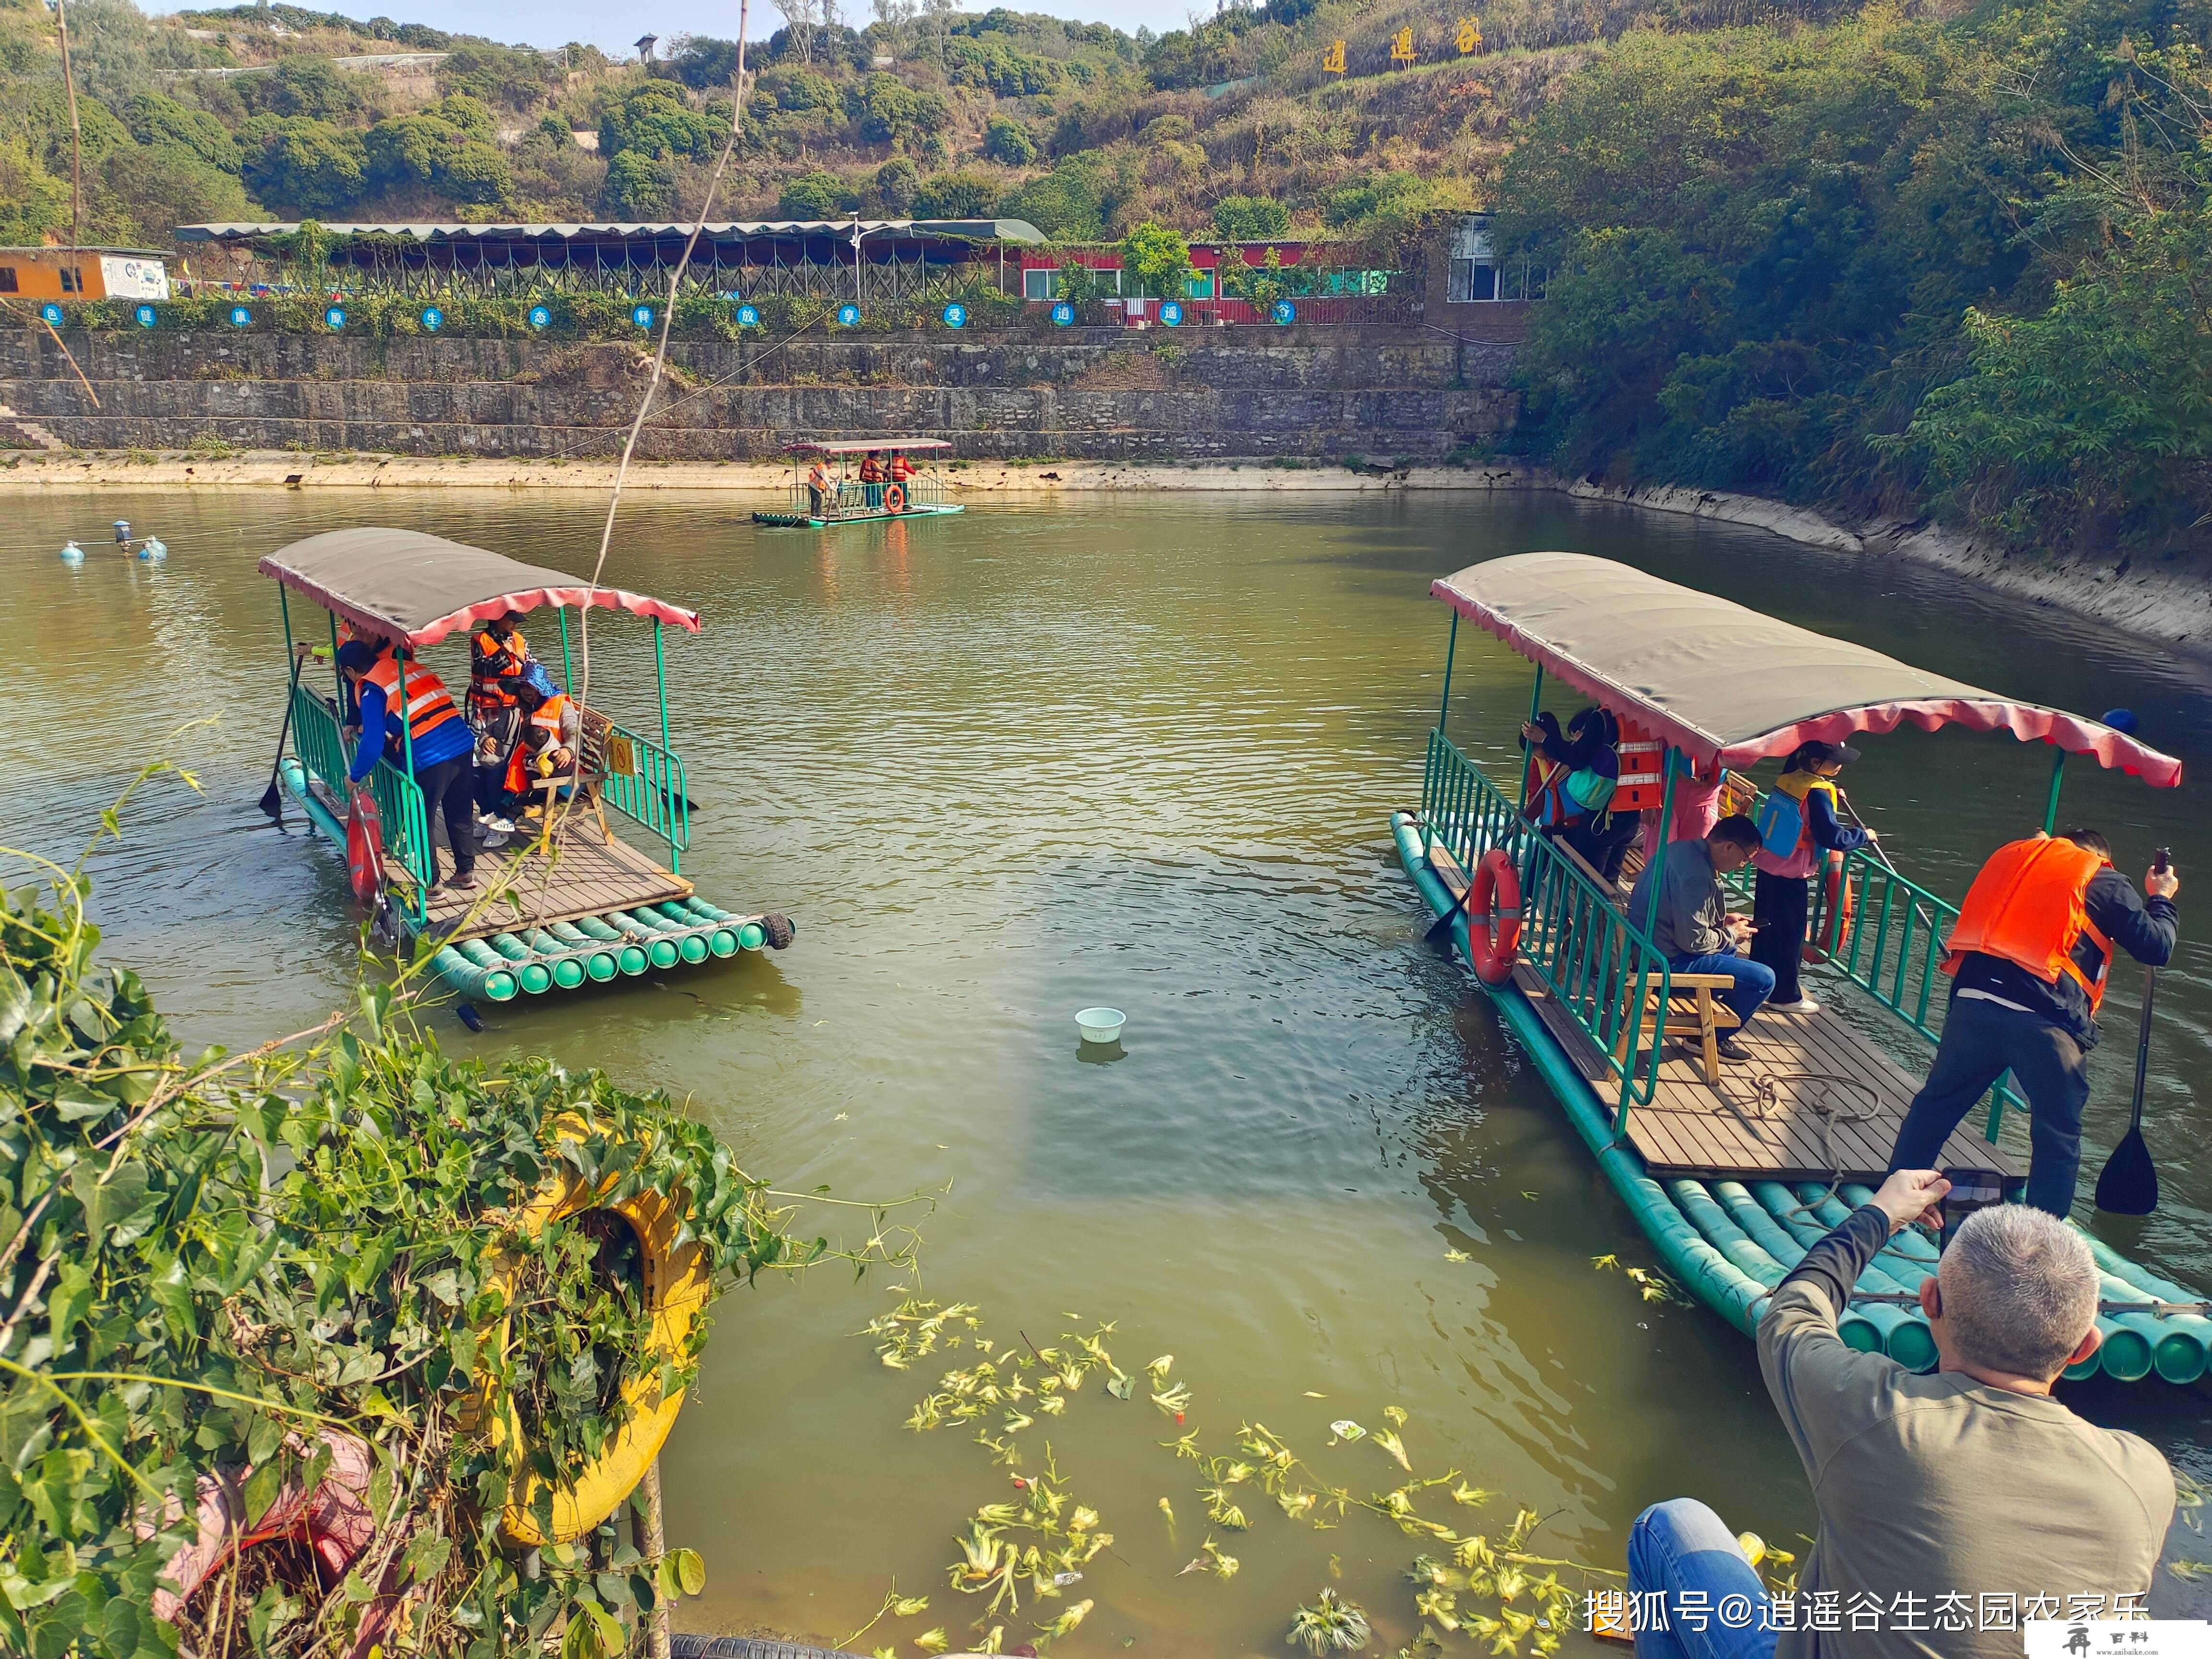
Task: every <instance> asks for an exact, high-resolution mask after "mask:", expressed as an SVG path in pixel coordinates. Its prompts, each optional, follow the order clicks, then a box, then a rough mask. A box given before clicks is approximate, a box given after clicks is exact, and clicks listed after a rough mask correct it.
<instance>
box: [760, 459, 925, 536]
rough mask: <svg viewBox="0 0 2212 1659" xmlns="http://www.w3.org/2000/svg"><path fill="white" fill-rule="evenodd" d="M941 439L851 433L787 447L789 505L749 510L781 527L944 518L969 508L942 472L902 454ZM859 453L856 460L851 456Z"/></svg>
mask: <svg viewBox="0 0 2212 1659" xmlns="http://www.w3.org/2000/svg"><path fill="white" fill-rule="evenodd" d="M951 447H952V446H951V443H949V442H948V441H945V439H943V438H854V439H835V440H827V441H821V442H812V441H809V442H805V443H795V444H793V445H791V446H789V449H788V453H789V454H790V456H791V506H790V507H789V509H788V510H787V511H786V512H782V513H775V512H768V511H763V512H758V513H754V514H753V522H754V523H755V524H760V525H768V526H773V527H775V528H779V529H784V530H829V529H834V528H836V526H839V525H847V524H872V523H882V522H884V521H885V520H898V521H903V520H908V519H932V518H943V517H946V516H949V515H950V514H952V513H965V512H966V511H967V510H968V509H967V508H966V507H963V506H962V505H961V504H960V503H959V502H958V501H952V500H951V499H950V498H949V495H948V489H947V483H946V480H945V475H944V474H943V473H941V472H939V471H937V469H936V468H935V467H927V468H920V467H916V466H915V465H913V463H912V462H911V461H909V460H908V459H906V458H907V457H908V456H911V455H933V454H936V453H941V452H943V451H945V450H949V449H951ZM855 457H858V458H859V459H858V460H857V462H856V461H855V459H854V458H855Z"/></svg>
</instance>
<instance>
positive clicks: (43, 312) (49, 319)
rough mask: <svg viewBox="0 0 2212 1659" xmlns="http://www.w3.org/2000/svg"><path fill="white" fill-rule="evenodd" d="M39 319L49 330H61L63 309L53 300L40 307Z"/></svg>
mask: <svg viewBox="0 0 2212 1659" xmlns="http://www.w3.org/2000/svg"><path fill="white" fill-rule="evenodd" d="M39 317H40V320H41V321H42V322H44V323H45V324H46V326H47V327H48V328H59V327H60V326H61V325H62V308H61V307H59V306H58V305H56V304H55V303H54V302H53V301H52V300H49V301H46V304H44V305H42V306H40V307H39Z"/></svg>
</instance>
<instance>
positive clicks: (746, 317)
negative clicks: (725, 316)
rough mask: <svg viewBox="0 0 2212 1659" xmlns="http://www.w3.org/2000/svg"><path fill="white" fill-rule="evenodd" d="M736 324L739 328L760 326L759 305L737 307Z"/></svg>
mask: <svg viewBox="0 0 2212 1659" xmlns="http://www.w3.org/2000/svg"><path fill="white" fill-rule="evenodd" d="M759 326H760V307H758V306H739V307H738V327H739V328H758V327H759Z"/></svg>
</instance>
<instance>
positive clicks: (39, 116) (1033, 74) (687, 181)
mask: <svg viewBox="0 0 2212 1659" xmlns="http://www.w3.org/2000/svg"><path fill="white" fill-rule="evenodd" d="M1735 3H1737V0H1692V8H1691V9H1692V10H1693V11H1694V10H1695V9H1696V8H1697V7H1698V6H1699V5H1701V4H1703V5H1713V4H1718V5H1719V6H1720V9H1718V10H1717V11H1716V12H1715V15H1713V16H1712V17H1711V18H1710V19H1706V18H1704V17H1702V15H1700V16H1696V17H1692V18H1691V19H1690V20H1689V21H1716V22H1717V21H1727V15H1728V9H1729V8H1731V7H1733V6H1734V5H1735ZM874 9H875V12H876V15H875V17H874V19H873V21H869V22H867V23H866V26H865V27H854V25H853V24H852V23H851V22H848V21H846V20H844V19H843V18H842V16H841V15H840V14H839V11H838V6H837V3H836V0H791V5H790V9H789V10H788V12H787V14H786V15H785V21H784V27H781V28H780V29H778V30H776V32H775V34H774V36H773V38H772V39H770V40H767V41H765V42H756V43H755V45H754V46H753V48H752V50H751V53H750V61H749V64H748V68H749V71H750V82H751V83H750V88H749V95H748V97H747V100H746V107H745V119H744V145H743V147H742V149H740V152H739V155H738V161H737V162H736V164H735V168H734V172H733V174H732V179H731V180H730V181H729V184H728V187H727V189H726V194H725V196H724V198H723V200H724V205H725V206H726V209H727V210H729V211H731V212H732V213H734V214H738V215H760V216H767V215H775V216H788V217H821V216H833V215H842V214H847V213H852V212H855V211H858V212H863V213H867V214H871V215H907V214H914V215H920V216H937V217H969V216H983V215H991V214H997V215H1002V216H1015V217H1020V218H1024V219H1027V220H1030V222H1034V223H1036V225H1038V226H1039V227H1040V228H1042V229H1043V230H1045V231H1046V232H1047V233H1048V234H1051V235H1053V236H1055V237H1058V238H1062V239H1071V240H1086V239H1094V238H1102V237H1104V238H1115V237H1119V236H1120V235H1121V234H1123V233H1124V232H1125V231H1126V230H1127V228H1129V227H1130V226H1132V225H1133V224H1137V223H1141V222H1146V221H1158V222H1161V223H1164V224H1166V225H1169V226H1170V227H1172V228H1176V229H1179V230H1181V231H1183V232H1185V233H1187V234H1211V233H1218V234H1232V235H1240V236H1261V235H1283V234H1291V233H1292V232H1296V233H1299V234H1313V233H1316V232H1320V233H1328V234H1336V235H1344V236H1349V237H1352V238H1362V237H1372V238H1375V239H1377V240H1388V239H1389V238H1392V237H1395V236H1397V235H1399V234H1402V233H1403V232H1404V231H1405V230H1406V229H1407V228H1409V227H1410V226H1412V225H1413V224H1415V223H1417V222H1419V220H1420V219H1421V217H1422V216H1424V215H1425V214H1426V213H1429V212H1431V211H1434V210H1444V209H1453V208H1460V207H1465V206H1469V205H1473V204H1475V202H1476V201H1477V200H1478V199H1479V197H1480V191H1481V188H1482V180H1483V179H1485V178H1486V176H1487V175H1488V174H1489V173H1491V172H1492V170H1493V169H1494V167H1495V166H1496V164H1497V162H1498V159H1499V157H1500V156H1501V155H1502V154H1503V153H1504V147H1505V144H1506V141H1507V135H1508V133H1509V131H1510V128H1511V125H1512V124H1513V122H1514V121H1515V119H1516V118H1518V117H1520V116H1522V115H1525V114H1527V113H1528V112H1531V111H1533V110H1534V108H1535V107H1537V106H1540V105H1541V103H1542V102H1543V101H1544V100H1545V99H1546V97H1547V95H1548V92H1549V89H1550V88H1552V87H1553V85H1554V84H1556V83H1557V82H1558V81H1559V79H1560V78H1561V77H1562V76H1565V75H1566V74H1568V73H1569V72H1571V70H1573V69H1574V68H1575V67H1576V65H1577V64H1579V63H1580V62H1581V61H1582V60H1583V58H1586V57H1587V56H1588V55H1589V51H1590V49H1591V45H1592V43H1594V42H1599V41H1601V40H1604V39H1606V38H1607V37H1608V36H1612V35H1617V34H1619V33H1620V32H1621V31H1622V30H1624V29H1626V28H1627V27H1630V26H1632V23H1633V22H1634V21H1635V19H1636V16H1637V15H1638V14H1637V12H1636V11H1635V10H1634V9H1632V7H1631V6H1630V5H1629V4H1628V3H1626V0H1577V3H1566V0H1507V3H1506V5H1505V6H1504V9H1501V10H1496V11H1491V12H1486V13H1483V14H1482V15H1481V29H1482V31H1483V32H1484V37H1485V38H1484V39H1483V40H1482V43H1481V45H1480V48H1479V49H1478V50H1477V51H1475V52H1473V53H1462V52H1461V51H1460V49H1459V46H1458V43H1457V41H1456V40H1455V29H1456V23H1457V18H1458V15H1459V14H1457V13H1454V14H1452V15H1449V16H1448V15H1443V14H1442V13H1435V12H1431V11H1430V10H1426V9H1423V8H1421V7H1420V6H1419V5H1418V4H1417V3H1414V0H1322V3H1318V4H1317V3H1316V0H1267V4H1266V5H1264V6H1262V7H1259V8H1244V7H1231V8H1229V9H1226V10H1225V11H1224V12H1223V14H1222V15H1220V16H1219V17H1218V19H1216V20H1215V21H1212V22H1210V23H1207V24H1206V25H1204V26H1202V27H1196V28H1193V29H1188V30H1179V31H1176V32H1175V33H1170V34H1167V35H1164V36H1160V37H1158V38H1155V37H1153V36H1152V35H1151V34H1150V33H1148V32H1146V31H1143V30H1139V32H1138V33H1136V34H1134V35H1129V34H1125V33H1121V32H1120V31H1119V30H1116V29H1114V28H1111V27H1108V26H1106V25H1104V24H1081V23H1069V22H1064V21H1060V20H1059V19H1056V18H1052V17H1047V16H1041V15H1029V14H1024V13H1019V12H1014V11H1009V10H1005V9H993V10H990V11H986V12H981V13H963V12H960V11H957V10H955V9H952V7H951V3H950V0H875V7H874ZM69 16H70V45H71V48H72V52H73V62H74V67H75V70H76V76H77V81H78V89H79V91H80V94H83V95H82V96H81V97H80V100H79V133H78V137H77V143H79V145H80V146H81V149H82V164H83V170H84V183H83V188H84V194H85V201H84V223H83V227H82V229H83V234H84V236H85V238H86V239H87V240H101V241H108V242H129V243H134V244H140V245H149V246H164V245H166V244H167V240H168V230H169V228H170V227H171V226H172V225H173V224H175V223H178V222H194V221H200V220H207V219H219V218H237V217H241V216H256V215H267V216H276V217H283V218H295V217H303V216H313V217H319V218H322V219H326V220H327V219H353V220H424V219H459V220H477V221H485V220H491V219H507V220H513V219H524V220H533V221H562V220H575V219H583V218H614V219H623V220H639V219H654V218H667V217H677V216H681V215H683V214H684V213H685V212H687V211H690V210H694V209H696V206H697V204H698V203H699V201H700V200H701V198H702V195H703V192H704V181H705V179H706V176H707V174H708V171H709V169H710V167H711V164H712V161H713V158H714V155H715V154H716V153H717V151H718V147H719V145H720V142H721V140H722V138H723V137H725V136H726V133H727V131H728V129H729V125H730V118H731V113H732V110H731V101H732V98H733V97H734V95H735V94H734V92H733V89H732V86H731V79H732V73H733V70H734V69H735V64H736V56H737V53H736V46H735V44H734V43H733V42H732V41H727V40H713V39H708V38H705V37H696V36H694V37H686V36H679V37H678V38H677V39H675V40H672V41H670V42H667V43H665V44H664V46H662V48H661V51H660V55H659V60H658V61H655V62H653V63H649V64H644V63H638V62H635V61H632V62H629V63H623V64H617V63H615V62H612V61H611V60H610V59H609V58H606V57H605V55H604V54H602V53H601V52H599V51H598V50H596V49H595V48H592V47H589V46H580V45H574V44H571V45H569V46H564V47H561V48H557V49H544V50H538V49H533V48H531V47H525V46H505V45H501V44H499V43H496V42H493V41H489V40H481V39H477V38H474V37H469V36H459V35H453V34H449V33H445V32H443V31H441V30H438V29H435V28H432V27H427V26H425V25H422V24H419V23H399V24H395V23H393V22H392V21H390V20H389V19H386V18H376V19H374V20H370V21H360V20H356V19H353V18H349V17H347V16H344V15H338V14H336V13H322V12H314V11H310V10H307V9H303V8H301V7H298V6H295V5H289V4H283V3H278V4H274V5H258V6H238V7H234V8H231V9H224V10H202V11H187V12H183V13H179V14H176V15H172V16H164V17H161V18H151V17H149V16H147V15H144V14H143V13H141V12H140V11H138V10H137V9H136V8H135V7H134V6H133V5H132V4H131V0H76V3H73V4H71V5H70V9H69ZM1406 29H1410V30H1411V31H1412V34H1411V37H1410V39H1411V41H1412V45H1413V54H1414V58H1415V61H1414V62H1413V64H1410V65H1408V64H1404V63H1402V62H1394V61H1393V59H1392V58H1391V48H1392V45H1393V40H1394V38H1395V37H1396V36H1397V35H1398V34H1399V33H1400V32H1401V30H1406ZM1337 40H1342V41H1343V42H1344V43H1345V70H1344V72H1343V73H1342V74H1341V75H1336V74H1331V73H1328V72H1327V71H1326V70H1324V69H1323V67H1322V64H1323V59H1324V54H1325V53H1326V52H1327V51H1328V47H1329V46H1330V45H1331V43H1332V42H1334V41H1337ZM412 54H444V56H442V57H441V58H438V59H437V60H436V61H435V63H426V62H424V61H422V58H420V57H416V59H415V61H413V62H408V61H405V58H407V57H408V56H409V55H412ZM395 55H396V56H398V57H399V58H401V59H402V61H399V62H397V63H392V62H386V63H382V64H349V62H348V61H347V60H351V59H363V58H386V59H389V58H392V57H394V56H395ZM70 162H71V137H70V126H69V120H68V113H67V109H66V96H65V88H64V84H63V78H62V73H61V54H60V50H59V42H58V38H57V33H56V30H55V27H54V21H53V14H52V11H51V10H50V9H49V8H48V7H47V6H46V5H45V4H43V3H41V0H0V216H4V218H5V220H6V223H5V225H4V226H0V234H5V235H7V236H8V237H9V238H10V239H11V240H38V239H39V238H40V236H42V235H57V234H59V235H66V234H68V215H69V212H70V201H69V198H70Z"/></svg>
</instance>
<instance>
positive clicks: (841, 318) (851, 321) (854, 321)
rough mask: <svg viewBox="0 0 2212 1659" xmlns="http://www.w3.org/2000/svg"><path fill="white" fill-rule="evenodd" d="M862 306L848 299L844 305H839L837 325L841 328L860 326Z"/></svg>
mask: <svg viewBox="0 0 2212 1659" xmlns="http://www.w3.org/2000/svg"><path fill="white" fill-rule="evenodd" d="M837 326H838V327H840V328H858V327H860V307H858V306H856V305H854V304H853V303H851V302H850V301H847V302H846V303H845V304H843V305H842V306H839V307H837Z"/></svg>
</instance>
